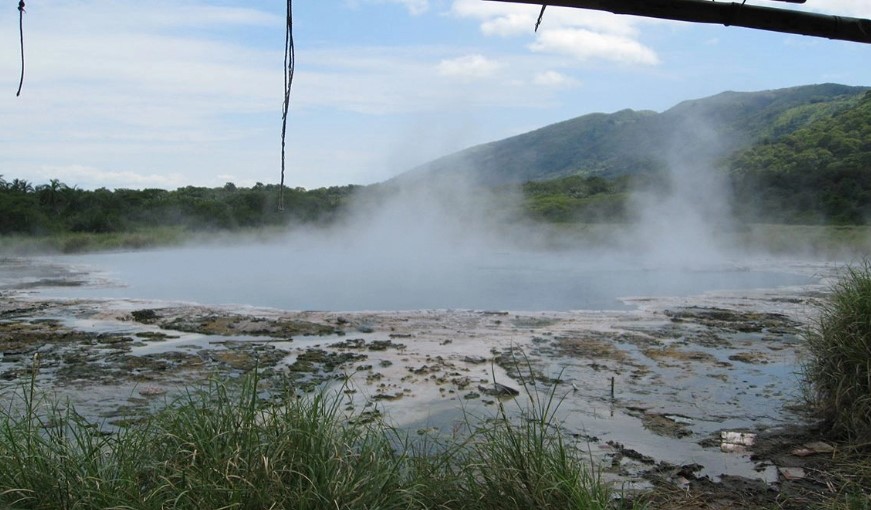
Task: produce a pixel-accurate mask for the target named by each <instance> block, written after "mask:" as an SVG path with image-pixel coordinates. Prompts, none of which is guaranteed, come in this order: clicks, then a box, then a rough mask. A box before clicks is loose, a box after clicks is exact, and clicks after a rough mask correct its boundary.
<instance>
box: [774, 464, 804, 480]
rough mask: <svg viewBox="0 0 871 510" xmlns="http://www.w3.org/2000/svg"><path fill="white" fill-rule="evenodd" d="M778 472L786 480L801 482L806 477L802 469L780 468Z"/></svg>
mask: <svg viewBox="0 0 871 510" xmlns="http://www.w3.org/2000/svg"><path fill="white" fill-rule="evenodd" d="M777 471H778V472H779V473H780V476H782V477H783V478H784V479H785V480H801V479H802V478H804V477H805V473H804V469H803V468H800V467H779V468H777Z"/></svg>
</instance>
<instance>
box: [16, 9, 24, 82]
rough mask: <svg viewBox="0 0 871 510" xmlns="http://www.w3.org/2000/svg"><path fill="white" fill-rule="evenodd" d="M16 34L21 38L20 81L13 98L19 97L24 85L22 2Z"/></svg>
mask: <svg viewBox="0 0 871 510" xmlns="http://www.w3.org/2000/svg"><path fill="white" fill-rule="evenodd" d="M18 34H19V35H20V37H21V79H20V80H18V92H16V93H15V97H18V96H20V95H21V87H22V86H23V85H24V0H20V1H19V2H18Z"/></svg>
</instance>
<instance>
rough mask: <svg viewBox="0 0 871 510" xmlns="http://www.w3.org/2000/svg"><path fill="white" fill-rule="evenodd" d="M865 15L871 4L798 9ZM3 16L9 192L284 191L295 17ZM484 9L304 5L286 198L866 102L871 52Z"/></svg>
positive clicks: (54, 10)
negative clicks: (697, 112)
mask: <svg viewBox="0 0 871 510" xmlns="http://www.w3.org/2000/svg"><path fill="white" fill-rule="evenodd" d="M747 3H748V4H756V5H767V6H776V7H781V8H791V9H804V10H817V11H818V12H827V13H832V14H839V15H849V16H859V17H869V18H871V2H869V1H867V0H807V4H805V5H804V6H801V7H797V6H793V5H790V4H784V3H781V2H766V1H765V0H748V2H747ZM5 4H6V5H5V6H4V7H3V8H2V12H0V27H2V30H0V37H2V44H0V130H2V131H0V175H3V176H4V178H6V179H7V180H8V179H11V178H24V179H27V180H29V181H32V182H34V183H36V184H40V183H46V182H48V180H49V179H52V178H58V179H60V180H61V181H63V182H64V183H66V184H68V185H77V186H79V187H81V188H86V189H93V188H98V187H106V188H110V189H114V188H146V187H158V188H165V189H175V188H177V187H180V186H186V185H196V186H221V185H223V184H224V183H225V182H234V183H236V184H237V185H241V186H250V185H253V184H254V183H256V182H263V183H277V182H278V179H279V162H280V129H281V125H280V122H281V102H282V87H283V79H282V60H283V49H284V2H278V1H271V2H264V1H247V2H241V1H231V0H223V1H217V0H215V1H206V0H174V1H172V2H169V1H164V0H155V1H134V0H52V1H50V2H48V1H39V0H31V1H28V2H27V14H26V15H25V19H24V28H25V49H26V58H27V68H26V72H27V74H26V78H25V83H24V89H23V92H22V95H21V97H18V98H16V97H15V90H16V88H17V84H18V74H19V54H18V31H17V28H18V19H17V15H18V12H17V9H16V6H17V2H14V1H12V0H8V1H6V2H5ZM538 11H539V7H537V6H528V5H512V4H506V3H502V2H490V1H485V0H297V1H296V2H294V25H295V26H294V37H295V42H296V57H297V59H296V75H295V79H294V86H293V93H292V97H291V111H290V115H289V120H288V168H287V176H286V184H288V185H290V186H302V187H305V188H314V187H320V186H329V185H342V184H350V183H355V184H368V183H372V182H377V181H381V180H384V179H387V178H389V177H391V176H393V175H396V174H398V173H401V172H403V171H405V170H408V169H410V168H412V167H414V166H416V165H418V164H421V163H424V162H426V161H429V160H431V159H434V158H436V157H438V156H440V155H444V154H447V153H450V152H453V151H456V150H460V149H463V148H466V147H469V146H472V145H476V144H480V143H484V142H488V141H493V140H498V139H501V138H505V137H507V136H512V135H515V134H519V133H523V132H526V131H529V130H532V129H535V128H538V127H542V126H545V125H547V124H551V123H554V122H558V121H562V120H566V119H569V118H572V117H576V116H579V115H584V114H587V113H592V112H613V111H617V110H620V109H623V108H632V109H651V110H656V111H662V110H665V109H667V108H669V107H671V106H673V105H675V104H677V103H678V102H680V101H682V100H685V99H695V98H699V97H705V96H709V95H713V94H716V93H719V92H722V91H724V90H739V91H753V90H763V89H772V88H781V87H790V86H796V85H805V84H810V83H823V82H837V83H844V84H849V85H871V45H862V44H857V43H848V42H841V41H829V40H825V39H815V38H809V37H804V36H797V35H788V34H779V33H769V32H761V31H753V30H748V29H742V28H735V27H730V28H727V27H722V26H716V25H694V24H689V23H681V22H670V21H661V20H650V19H645V18H637V17H630V16H617V15H612V14H609V13H604V12H595V11H585V10H576V9H561V8H556V7H549V8H548V9H547V11H546V14H545V17H544V20H543V23H542V25H541V28H540V29H539V31H538V33H534V32H533V26H534V24H535V19H536V17H537V15H538Z"/></svg>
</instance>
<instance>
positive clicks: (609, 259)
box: [70, 122, 806, 311]
mask: <svg viewBox="0 0 871 510" xmlns="http://www.w3.org/2000/svg"><path fill="white" fill-rule="evenodd" d="M716 144H717V137H716V136H715V135H714V133H712V132H711V131H710V130H708V129H706V128H705V126H704V125H703V124H702V123H698V122H696V123H689V124H686V125H684V126H682V127H681V128H680V129H678V130H676V132H675V143H674V145H673V147H671V148H670V149H671V150H670V151H669V158H668V159H669V161H670V164H669V171H670V172H669V175H668V178H667V179H666V184H665V185H664V186H663V187H662V189H659V190H644V191H639V192H638V193H637V195H636V197H635V198H634V199H633V200H632V201H631V205H632V207H634V208H635V209H636V215H635V216H636V218H637V219H638V221H637V222H636V223H634V224H633V225H630V226H615V225H606V224H603V225H600V226H599V227H597V228H594V229H586V230H585V229H584V228H582V227H575V226H572V227H568V228H560V227H554V226H547V225H541V224H534V223H530V222H527V221H525V220H523V219H522V217H523V216H522V215H521V211H522V208H521V205H522V202H521V197H520V196H519V195H517V194H514V195H512V194H511V193H507V192H506V191H505V190H496V191H494V190H491V189H487V188H485V187H482V186H480V185H476V184H474V183H473V179H472V178H471V175H472V173H473V172H472V171H471V170H472V169H467V170H468V173H469V174H470V178H469V179H468V180H463V179H459V178H457V177H456V176H457V175H462V174H463V172H451V173H450V174H445V175H444V176H436V177H435V178H432V177H431V176H425V177H421V176H420V175H412V176H406V177H405V178H401V179H395V180H393V181H390V182H387V183H384V184H382V185H379V186H375V187H370V188H367V189H366V190H365V191H364V192H361V193H360V194H359V196H357V197H356V200H355V202H354V203H353V204H352V205H351V206H350V207H349V209H348V211H347V215H346V216H345V217H344V219H343V220H342V221H339V222H337V223H336V224H335V225H332V226H330V227H300V228H297V229H294V230H292V231H290V232H288V233H287V234H285V235H284V236H282V237H281V238H280V239H273V240H272V241H270V242H268V243H266V244H263V243H239V242H238V239H236V240H234V242H233V244H216V243H213V244H212V245H210V246H206V247H203V246H201V245H200V246H190V247H188V248H186V249H184V250H179V249H173V250H163V251H158V252H149V253H147V254H143V253H141V252H134V253H130V254H124V256H119V254H112V255H111V256H101V255H95V256H88V257H85V259H86V260H85V262H88V263H96V264H97V265H100V266H104V267H105V266H108V267H111V268H113V270H114V271H115V272H116V278H118V279H120V280H121V281H123V282H124V283H125V284H127V285H129V287H127V288H122V289H119V290H117V291H114V293H113V291H109V290H105V289H104V290H101V292H102V293H103V294H104V295H105V296H106V297H113V296H117V297H140V298H150V299H173V300H179V299H181V300H188V301H196V302H203V303H211V304H215V303H221V304H234V303H235V304H249V305H256V306H274V307H278V308H282V309H289V310H312V309H325V310H340V311H341V310H409V309H432V308H460V309H463V308H471V309H502V310H517V311H522V310H527V311H529V310H574V309H590V308H593V309H616V308H622V307H624V306H625V305H624V304H623V303H622V302H621V301H619V300H618V298H619V297H628V296H663V295H687V294H695V293H700V292H703V291H706V290H712V289H726V288H748V287H760V286H763V287H765V286H776V285H782V284H787V283H789V284H792V283H800V282H799V281H798V280H796V279H795V278H794V277H789V276H787V275H782V274H780V275H775V274H771V273H758V272H756V273H753V272H748V271H734V269H733V267H731V266H730V264H729V263H728V261H729V256H728V255H729V253H730V252H728V251H725V250H724V249H723V248H724V246H723V244H724V243H723V242H722V240H721V238H720V237H719V233H720V232H723V231H725V230H727V229H728V228H729V225H730V221H731V220H730V214H729V206H728V204H729V199H728V189H727V187H726V186H725V181H724V179H723V178H722V177H721V176H720V175H719V174H718V173H717V172H716V171H714V170H713V167H712V164H711V156H710V155H711V154H715V153H716V152H717V150H716V149H717V145H716ZM578 232H581V233H580V234H579V233H578ZM155 275H160V276H159V277H156V276H155ZM790 278H792V279H790ZM805 281H806V280H805V279H801V282H805ZM70 292H74V291H72V290H71V291H70Z"/></svg>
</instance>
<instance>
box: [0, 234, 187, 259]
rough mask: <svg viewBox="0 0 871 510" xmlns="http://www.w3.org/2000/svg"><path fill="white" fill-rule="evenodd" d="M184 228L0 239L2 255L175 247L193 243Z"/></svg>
mask: <svg viewBox="0 0 871 510" xmlns="http://www.w3.org/2000/svg"><path fill="white" fill-rule="evenodd" d="M190 236H191V233H190V232H188V231H187V230H186V229H184V228H182V227H155V228H148V229H139V230H135V231H131V232H111V233H89V232H65V233H60V234H48V235H41V236H37V235H14V234H13V235H3V236H0V255H36V254H55V253H66V254H70V253H86V252H96V251H111V250H138V249H144V248H154V247H162V246H175V245H179V244H181V243H183V242H185V241H187V240H189V238H190Z"/></svg>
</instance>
